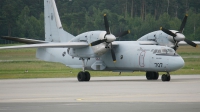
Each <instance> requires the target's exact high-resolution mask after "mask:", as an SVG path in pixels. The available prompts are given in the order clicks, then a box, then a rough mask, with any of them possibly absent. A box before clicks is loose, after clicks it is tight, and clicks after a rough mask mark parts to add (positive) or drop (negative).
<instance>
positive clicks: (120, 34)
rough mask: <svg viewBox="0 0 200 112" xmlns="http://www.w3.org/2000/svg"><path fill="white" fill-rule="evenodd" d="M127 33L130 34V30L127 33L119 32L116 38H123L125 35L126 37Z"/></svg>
mask: <svg viewBox="0 0 200 112" xmlns="http://www.w3.org/2000/svg"><path fill="white" fill-rule="evenodd" d="M129 33H131V31H130V30H127V31H124V32H120V33H119V34H118V35H117V36H116V37H123V36H125V35H127V34H129Z"/></svg>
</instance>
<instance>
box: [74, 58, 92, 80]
mask: <svg viewBox="0 0 200 112" xmlns="http://www.w3.org/2000/svg"><path fill="white" fill-rule="evenodd" d="M80 59H81V60H82V62H83V71H80V72H79V73H78V75H77V79H78V81H79V82H82V81H90V73H89V72H88V71H85V59H83V58H80ZM87 60H88V59H87Z"/></svg>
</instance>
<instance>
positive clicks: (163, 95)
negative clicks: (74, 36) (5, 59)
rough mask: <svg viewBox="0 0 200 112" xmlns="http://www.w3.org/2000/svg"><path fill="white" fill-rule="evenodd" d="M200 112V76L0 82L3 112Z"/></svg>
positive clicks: (0, 100)
mask: <svg viewBox="0 0 200 112" xmlns="http://www.w3.org/2000/svg"><path fill="white" fill-rule="evenodd" d="M35 111H37V112H45V111H48V112H55V111H59V112H62V111H65V112H66V111H67V112H105V111H109V112H122V111H126V112H133V111H146V112H147V111H148V112H158V111H159V112H161V111H162V112H169V111H175V112H188V111H190V112H200V75H172V76H171V81H170V82H162V81H161V80H160V79H159V80H156V81H153V80H150V81H148V80H146V77H145V76H118V77H92V78H91V81H90V82H78V81H77V79H76V78H48V79H9V80H7V79H5V80H0V112H35Z"/></svg>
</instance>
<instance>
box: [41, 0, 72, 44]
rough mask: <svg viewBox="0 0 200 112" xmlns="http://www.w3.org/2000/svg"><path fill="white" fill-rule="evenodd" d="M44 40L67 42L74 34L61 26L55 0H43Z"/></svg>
mask: <svg viewBox="0 0 200 112" xmlns="http://www.w3.org/2000/svg"><path fill="white" fill-rule="evenodd" d="M44 15H45V16H44V18H45V19H44V20H45V41H49V42H68V41H69V40H71V39H72V38H73V37H74V36H73V35H71V34H70V33H68V32H66V31H64V30H63V28H62V24H61V21H60V17H59V14H58V10H57V7H56V3H55V0H44Z"/></svg>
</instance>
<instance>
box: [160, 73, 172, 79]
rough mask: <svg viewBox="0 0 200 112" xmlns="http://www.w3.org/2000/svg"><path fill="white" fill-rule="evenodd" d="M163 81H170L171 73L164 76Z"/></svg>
mask: <svg viewBox="0 0 200 112" xmlns="http://www.w3.org/2000/svg"><path fill="white" fill-rule="evenodd" d="M161 79H162V81H170V80H171V77H170V74H169V72H167V74H163V75H162V77H161Z"/></svg>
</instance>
